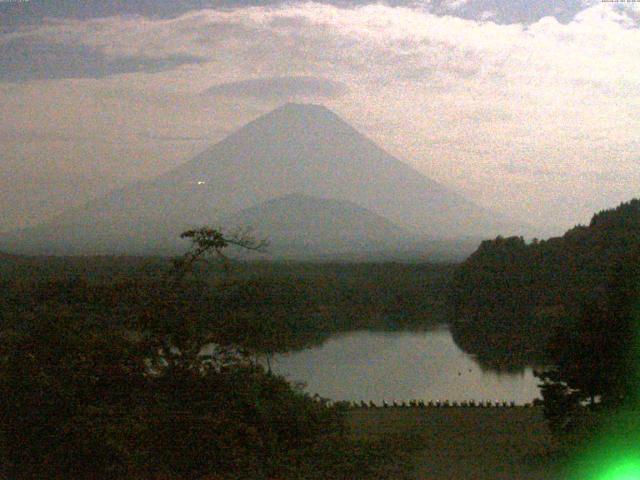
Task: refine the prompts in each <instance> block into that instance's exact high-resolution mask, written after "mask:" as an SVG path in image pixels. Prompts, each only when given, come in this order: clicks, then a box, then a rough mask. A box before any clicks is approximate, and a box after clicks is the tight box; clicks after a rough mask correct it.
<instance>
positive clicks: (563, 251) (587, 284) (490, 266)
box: [449, 199, 640, 366]
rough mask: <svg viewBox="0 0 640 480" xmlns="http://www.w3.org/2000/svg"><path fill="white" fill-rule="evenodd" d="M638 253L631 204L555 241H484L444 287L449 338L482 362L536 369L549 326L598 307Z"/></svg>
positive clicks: (636, 203)
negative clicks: (450, 323) (533, 365)
mask: <svg viewBox="0 0 640 480" xmlns="http://www.w3.org/2000/svg"><path fill="white" fill-rule="evenodd" d="M639 253H640V200H637V199H636V200H632V201H630V202H628V203H623V204H621V205H620V206H618V207H617V208H615V209H612V210H607V211H603V212H600V213H598V214H596V215H594V216H593V218H592V220H591V223H590V224H589V225H588V226H577V227H575V228H572V229H571V230H569V231H567V232H566V233H565V234H564V235H563V236H562V237H557V238H551V239H549V240H546V241H540V242H533V243H529V244H527V243H526V242H525V241H524V240H523V239H522V238H521V237H511V238H503V237H499V238H496V239H495V240H490V241H485V242H483V243H482V244H481V245H480V247H479V248H478V250H477V251H476V252H475V253H473V254H472V255H471V256H470V257H469V258H468V259H467V260H466V261H465V262H464V263H463V264H462V265H461V266H460V267H459V268H458V270H457V272H456V274H455V275H454V278H453V280H452V282H451V284H450V295H449V297H450V298H449V300H450V303H451V305H452V307H453V310H454V322H453V328H452V331H453V334H454V337H455V339H456V341H457V342H458V344H460V345H461V346H462V347H463V348H465V349H466V350H467V351H469V352H472V353H475V354H478V355H479V356H480V358H481V359H484V360H486V361H488V362H492V363H499V364H504V365H505V366H508V365H509V364H511V365H517V364H522V363H532V362H534V363H535V362H538V363H541V362H543V361H544V358H543V353H544V350H545V348H546V346H547V344H548V342H549V340H550V336H551V335H553V333H554V331H555V329H556V327H558V326H559V325H560V324H562V323H566V322H572V321H574V320H575V319H576V318H577V317H578V316H579V314H580V311H581V309H583V308H584V307H585V305H588V304H594V303H596V304H597V303H598V302H604V301H605V298H606V295H607V291H608V288H609V286H610V285H611V284H612V282H613V281H614V278H615V276H616V274H618V272H620V271H623V270H624V269H625V267H626V266H627V264H628V262H630V261H634V260H633V259H634V258H638V254H639ZM612 328H613V326H612Z"/></svg>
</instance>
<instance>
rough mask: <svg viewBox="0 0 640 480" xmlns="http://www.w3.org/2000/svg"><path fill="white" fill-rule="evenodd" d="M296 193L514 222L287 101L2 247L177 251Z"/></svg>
mask: <svg viewBox="0 0 640 480" xmlns="http://www.w3.org/2000/svg"><path fill="white" fill-rule="evenodd" d="M293 193H299V194H304V195H307V196H310V197H317V198H321V199H325V200H329V199H332V200H336V201H340V202H348V204H349V205H353V204H355V205H356V206H358V207H361V208H362V209H365V210H366V211H368V212H369V213H371V214H372V215H375V216H376V217H382V218H384V219H386V220H388V222H389V223H390V224H394V225H397V226H398V227H399V228H401V229H403V230H406V231H409V232H412V234H414V235H419V236H423V237H431V238H454V237H460V236H464V237H470V236H487V235H495V234H498V233H509V230H510V228H509V226H508V225H507V224H506V222H505V221H503V220H501V219H500V218H499V216H498V215H496V214H494V213H492V212H490V211H488V210H486V209H483V208H480V207H478V206H477V205H475V204H474V203H472V202H470V201H468V200H466V199H465V198H464V197H462V196H461V195H459V194H458V193H455V192H454V191H452V190H450V189H448V188H446V187H444V186H443V185H441V184H439V183H437V182H435V181H433V180H430V179H429V178H427V177H425V176H424V175H422V174H421V173H419V172H418V171H416V170H415V169H413V168H412V167H410V166H409V165H407V164H405V163H403V162H401V161H399V160H397V159H396V158H394V157H393V156H391V155H389V154H388V153H386V152H385V151H384V150H382V149H381V148H380V147H378V146H377V145H376V144H375V143H373V142H372V141H371V140H369V139H368V138H366V137H365V136H364V135H362V134H360V133H359V132H358V131H357V130H355V129H354V128H353V127H351V126H350V125H348V124H347V123H346V122H344V121H343V120H342V119H341V118H340V117H339V116H338V115H336V114H335V113H333V112H332V111H330V110H328V109H327V108H325V107H322V106H319V105H300V104H287V105H284V106H282V107H280V108H278V109H276V110H274V111H272V112H270V113H267V114H265V115H263V116H261V117H259V118H257V119H256V120H254V121H252V122H250V123H249V124H247V125H246V126H244V127H243V128H241V129H240V130H238V131H236V132H235V133H233V134H231V135H230V136H229V137H227V138H226V139H224V140H223V141H221V142H219V143H218V144H216V145H214V146H212V147H211V148H209V149H207V150H205V151H204V152H202V153H201V154H199V155H198V156H196V157H195V158H194V159H192V160H191V161H188V162H186V163H185V164H183V165H181V166H180V167H178V168H176V169H174V170H173V171H170V172H168V173H166V174H164V175H162V176H160V177H158V178H156V179H154V180H152V181H149V182H140V183H136V184H133V185H131V186H129V187H126V188H123V189H119V190H116V191H114V192H112V193H111V194H109V195H107V196H105V197H102V198H98V199H96V200H94V201H92V202H90V203H89V204H87V205H85V206H84V207H81V208H76V209H73V210H69V211H66V212H63V214H62V215H60V216H59V217H57V218H55V219H54V220H52V221H51V222H49V223H47V224H45V225H41V226H38V227H35V228H32V229H27V230H23V231H20V232H17V233H16V234H14V235H11V236H10V237H9V238H5V239H4V241H3V242H2V246H4V247H5V248H7V249H11V250H13V251H16V250H17V251H24V250H27V251H30V252H34V251H36V252H38V253H52V252H56V253H59V252H65V253H116V252H120V253H152V252H153V253H163V252H170V251H175V249H176V247H177V245H178V243H177V242H176V240H175V239H176V237H177V235H178V234H179V233H180V232H181V231H182V230H183V229H185V228H188V227H192V226H194V225H202V224H208V225H212V224H213V225H220V224H221V223H222V222H223V220H224V219H228V218H230V217H232V216H233V215H232V214H233V213H234V212H238V211H241V210H245V209H248V208H251V207H254V206H257V205H260V204H264V202H268V201H269V200H272V199H275V198H279V197H284V196H286V195H290V194H293ZM268 205H269V204H267V206H268ZM278 205H280V206H281V205H282V203H279V204H278ZM263 207H264V205H263ZM223 226H224V225H223ZM263 227H265V225H263ZM354 234H355V235H357V232H354Z"/></svg>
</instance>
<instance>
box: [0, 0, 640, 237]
mask: <svg viewBox="0 0 640 480" xmlns="http://www.w3.org/2000/svg"><path fill="white" fill-rule="evenodd" d="M289 101H294V102H302V103H317V104H323V105H325V106H327V107H328V108H330V109H332V110H333V111H335V112H336V113H337V114H339V115H340V116H341V117H342V118H343V119H345V120H346V121H347V122H349V123H351V124H352V125H353V126H354V127H355V128H357V129H358V130H360V131H361V132H362V133H364V134H366V135H367V136H369V137H370V138H372V139H373V140H374V141H376V142H377V143H378V144H379V145H380V146H382V147H383V148H384V149H386V150H387V151H389V152H390V153H392V154H393V155H395V156H396V157H398V158H399V159H401V160H403V161H405V162H407V163H409V164H411V165H412V166H414V167H415V168H416V169H418V170H419V171H421V172H422V173H424V174H425V175H427V176H428V177H430V178H432V179H434V180H437V181H440V182H442V183H444V184H446V185H448V186H450V187H452V188H454V189H456V190H458V191H459V192H461V193H463V194H465V195H466V196H467V197H468V198H470V199H472V200H474V201H476V202H477V203H478V204H480V205H483V206H486V207H489V208H493V209H495V210H498V211H501V212H504V213H508V214H510V215H512V216H514V217H517V218H519V219H522V220H524V221H526V222H528V223H530V224H534V225H537V226H539V227H540V231H541V233H542V234H547V235H550V234H559V233H562V232H563V231H564V230H566V229H567V228H570V227H572V226H573V225H575V224H578V223H587V222H588V221H589V219H590V217H591V215H592V213H594V212H595V211H598V210H602V209H604V208H609V207H613V206H615V205H617V204H618V203H620V202H622V201H625V200H629V199H631V198H633V197H634V196H638V186H639V185H640V168H639V167H640V165H639V161H640V133H639V132H640V3H637V2H601V1H598V0H558V1H551V0H431V1H430V0H393V1H388V2H371V1H367V0H333V1H296V0H291V1H287V2H282V1H279V0H272V1H259V0H208V1H207V0H186V1H182V2H176V1H165V0H135V1H129V2H127V1H92V0H89V1H86V0H85V1H65V2H63V1H56V0H47V1H42V0H22V1H17V0H0V111H1V112H2V115H1V116H0V231H2V230H10V229H13V228H17V227H24V226H28V225H33V224H36V223H38V222H41V221H43V220H46V219H49V218H51V216H53V215H55V214H56V213H59V212H60V211H62V210H63V209H65V208H68V207H70V206H75V205H80V204H82V203H83V202H85V201H87V200H89V199H91V198H92V197H95V196H97V195H101V194H103V193H105V192H107V191H109V190H111V189H113V188H116V187H119V186H122V185H125V184H127V183H130V182H133V181H137V180H144V179H150V178H152V177H154V176H156V175H158V174H160V173H163V172H165V171H167V170H170V169H172V168H173V167H175V166H177V165H179V164H181V163H183V162H185V161H187V160H189V159H190V158H191V157H192V156H194V155H195V154H197V153H199V152H201V151H202V150H204V149H205V148H206V147H207V146H208V145H211V144H214V143H215V142H217V141H219V140H221V139H223V138H224V137H225V136H226V135H228V134H229V133H231V132H232V131H234V130H235V129H237V128H239V127H241V126H242V125H244V124H245V123H247V122H248V121H250V120H252V119H254V118H256V117H257V116H259V115H261V114H264V113H267V112H268V111H270V110H272V109H274V108H276V107H278V106H280V105H281V104H283V103H286V102H289Z"/></svg>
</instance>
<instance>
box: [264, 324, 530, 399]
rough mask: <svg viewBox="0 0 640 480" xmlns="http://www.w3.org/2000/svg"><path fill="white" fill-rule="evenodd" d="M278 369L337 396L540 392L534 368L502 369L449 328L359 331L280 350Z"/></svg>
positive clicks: (527, 396) (275, 362)
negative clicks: (468, 349)
mask: <svg viewBox="0 0 640 480" xmlns="http://www.w3.org/2000/svg"><path fill="white" fill-rule="evenodd" d="M272 368H273V370H274V371H275V372H276V373H279V374H282V375H284V376H285V377H287V378H288V379H289V380H291V381H302V382H304V383H305V384H306V385H307V391H308V392H310V393H312V394H314V393H317V394H319V395H320V396H322V397H326V398H330V399H332V400H352V401H360V400H365V401H369V400H373V401H375V402H379V403H381V402H382V400H386V401H393V400H397V401H399V402H401V401H408V400H411V399H418V400H427V401H428V400H450V401H458V402H460V401H465V400H476V401H480V400H491V401H498V400H499V401H503V400H506V401H515V402H516V403H518V404H523V403H528V402H531V401H532V400H533V399H535V398H538V397H539V389H538V387H537V383H538V380H537V379H536V378H535V377H534V376H533V372H532V369H531V368H524V369H522V370H520V371H516V372H496V371H492V370H487V369H483V368H481V366H480V365H479V363H478V362H476V361H475V360H474V358H473V357H472V356H470V355H468V354H466V353H464V352H463V351H462V350H460V349H459V348H458V347H457V346H456V344H455V343H454V342H453V339H452V337H451V334H450V332H449V330H448V329H446V328H442V329H438V330H432V331H428V332H371V331H359V332H351V333H347V334H342V335H339V336H335V337H332V338H331V339H329V340H328V341H327V342H325V343H324V344H323V345H321V346H318V347H313V348H309V349H306V350H303V351H300V352H295V353H289V354H285V355H277V356H276V357H275V358H274V359H273V362H272Z"/></svg>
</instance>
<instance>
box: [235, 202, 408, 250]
mask: <svg viewBox="0 0 640 480" xmlns="http://www.w3.org/2000/svg"><path fill="white" fill-rule="evenodd" d="M222 225H224V226H225V227H227V228H229V229H231V230H233V229H234V228H243V227H251V228H252V233H253V234H254V235H255V236H256V237H258V238H266V239H268V240H269V249H268V250H269V252H270V253H271V254H273V255H284V256H301V255H303V254H306V255H311V254H313V255H327V254H335V253H348V252H378V251H390V250H395V249H402V248H405V247H407V246H410V245H413V244H415V242H416V236H415V235H414V234H412V233H410V232H408V231H407V230H405V229H403V228H401V227H399V226H398V225H395V224H394V223H392V222H390V221H389V220H387V219H386V218H384V217H381V216H380V215H376V214H374V213H371V212H370V211H368V210H366V209H364V208H362V207H359V206H358V205H356V204H354V203H351V202H346V201H342V200H325V199H320V198H316V197H311V196H309V195H302V194H290V195H285V196H283V197H278V198H275V199H272V200H267V201H266V202H263V203H261V204H259V205H256V206H254V207H249V208H246V209H243V210H240V211H239V212H236V213H234V214H232V215H230V216H229V217H227V218H225V219H223V221H222Z"/></svg>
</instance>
